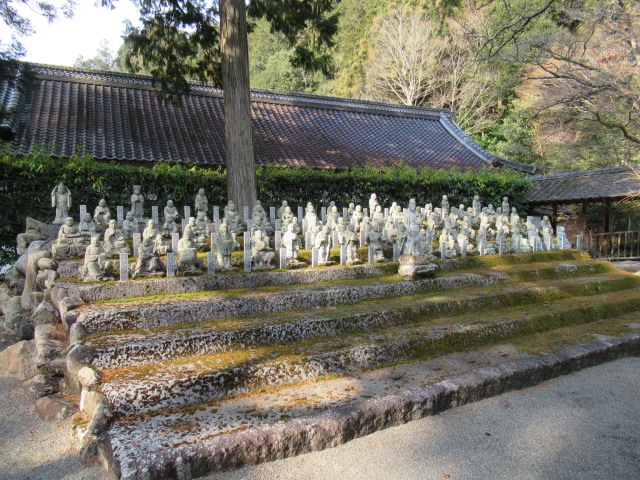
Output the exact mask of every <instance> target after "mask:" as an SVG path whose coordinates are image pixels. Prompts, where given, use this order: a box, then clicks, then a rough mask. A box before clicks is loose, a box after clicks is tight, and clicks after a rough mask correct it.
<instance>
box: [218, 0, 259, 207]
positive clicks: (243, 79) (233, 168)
mask: <svg viewBox="0 0 640 480" xmlns="http://www.w3.org/2000/svg"><path fill="white" fill-rule="evenodd" d="M220 48H221V51H222V86H223V89H224V117H225V138H226V154H227V159H226V160H227V195H228V197H229V200H233V202H234V203H235V204H236V205H237V206H238V210H239V212H240V214H241V215H242V207H243V206H245V205H246V206H248V207H249V208H252V207H253V205H254V204H255V202H256V199H257V196H258V189H257V185H256V168H255V161H254V158H253V143H252V137H251V102H250V93H249V48H248V46H247V17H246V14H245V4H244V0H220Z"/></svg>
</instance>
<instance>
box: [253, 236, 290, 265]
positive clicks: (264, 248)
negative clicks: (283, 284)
mask: <svg viewBox="0 0 640 480" xmlns="http://www.w3.org/2000/svg"><path fill="white" fill-rule="evenodd" d="M289 228H291V227H289ZM274 256H275V254H274V253H273V249H272V248H270V247H269V237H266V236H265V235H264V234H263V232H262V231H260V230H256V231H255V232H254V234H253V236H252V237H251V262H252V264H253V267H254V268H255V269H257V270H259V269H271V268H273V265H271V261H272V260H273V257H274Z"/></svg>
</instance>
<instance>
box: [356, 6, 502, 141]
mask: <svg viewBox="0 0 640 480" xmlns="http://www.w3.org/2000/svg"><path fill="white" fill-rule="evenodd" d="M471 15H473V16H474V21H475V22H479V21H484V18H483V16H482V15H480V14H478V12H471ZM446 22H447V23H448V27H449V28H448V34H446V35H445V34H443V33H442V32H441V31H440V30H441V28H440V26H441V25H440V24H438V23H436V22H434V21H431V20H428V19H425V18H424V17H423V16H422V15H421V14H420V12H416V11H413V12H411V11H408V10H406V9H395V10H392V11H390V12H389V13H388V14H387V15H386V16H385V17H383V18H382V19H381V20H380V22H379V28H378V29H377V34H376V36H375V38H374V55H373V58H372V61H371V64H370V66H369V68H368V83H369V88H370V90H369V96H370V97H371V98H373V99H376V100H387V101H389V100H391V101H393V100H395V101H398V100H400V101H401V102H402V103H404V104H406V105H427V106H430V107H434V108H447V109H450V110H453V111H454V112H456V114H457V120H458V122H459V123H460V124H461V125H462V126H463V128H465V130H466V131H467V132H468V133H470V134H475V133H479V132H482V131H485V130H486V129H488V128H489V127H491V126H492V125H493V124H495V122H496V121H497V118H498V116H499V114H498V113H497V108H496V107H497V105H498V103H499V101H500V98H501V92H500V87H499V86H497V84H496V83H497V82H496V81H495V75H492V72H491V71H490V70H489V69H488V66H487V64H486V63H482V62H479V61H477V59H476V49H477V44H474V43H473V42H472V41H471V40H469V39H468V38H467V37H466V36H465V30H464V29H463V28H461V26H460V24H458V23H457V22H456V21H454V20H453V19H451V18H449V19H446Z"/></svg>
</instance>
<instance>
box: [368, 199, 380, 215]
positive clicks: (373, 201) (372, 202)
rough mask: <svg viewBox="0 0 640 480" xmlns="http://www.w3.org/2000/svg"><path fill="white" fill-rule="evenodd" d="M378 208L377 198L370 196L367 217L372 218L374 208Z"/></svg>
mask: <svg viewBox="0 0 640 480" xmlns="http://www.w3.org/2000/svg"><path fill="white" fill-rule="evenodd" d="M377 206H378V196H377V195H376V194H375V193H372V194H371V197H370V198H369V215H371V216H373V213H374V212H375V211H376V207H377Z"/></svg>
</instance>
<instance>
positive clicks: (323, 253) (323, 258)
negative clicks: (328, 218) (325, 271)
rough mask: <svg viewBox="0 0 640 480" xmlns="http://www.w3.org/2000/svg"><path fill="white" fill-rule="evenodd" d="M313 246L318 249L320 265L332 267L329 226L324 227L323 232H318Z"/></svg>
mask: <svg viewBox="0 0 640 480" xmlns="http://www.w3.org/2000/svg"><path fill="white" fill-rule="evenodd" d="M341 220H342V219H341ZM343 226H344V224H343ZM313 246H314V247H315V248H317V249H318V265H319V266H326V265H331V263H332V262H331V261H330V260H329V254H330V250H331V230H330V229H329V227H328V226H327V225H325V226H324V227H322V230H320V231H319V232H318V234H317V235H316V238H315V241H314V244H313Z"/></svg>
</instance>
